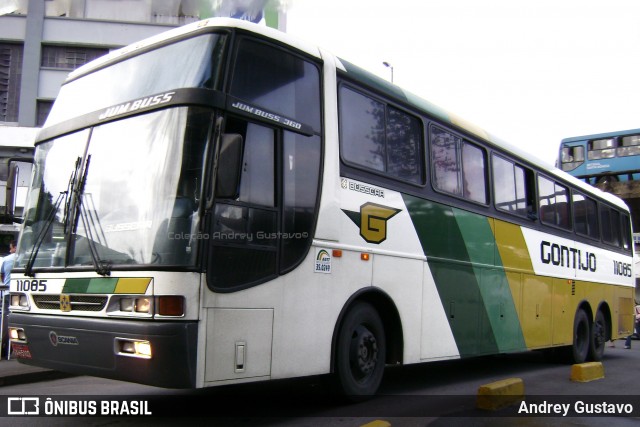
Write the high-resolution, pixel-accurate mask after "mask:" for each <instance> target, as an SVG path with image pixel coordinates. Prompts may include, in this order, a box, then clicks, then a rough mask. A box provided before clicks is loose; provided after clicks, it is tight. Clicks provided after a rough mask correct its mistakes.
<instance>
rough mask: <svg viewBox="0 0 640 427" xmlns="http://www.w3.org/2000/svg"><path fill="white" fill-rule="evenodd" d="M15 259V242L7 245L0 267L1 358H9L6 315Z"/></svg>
mask: <svg viewBox="0 0 640 427" xmlns="http://www.w3.org/2000/svg"><path fill="white" fill-rule="evenodd" d="M15 259H16V241H15V240H12V241H11V243H9V255H7V256H6V257H4V259H3V260H2V266H1V267H0V278H2V286H1V287H0V289H1V291H0V296H1V297H2V298H1V301H2V322H1V323H2V347H1V349H2V352H1V353H0V357H1V358H5V357H6V358H9V334H8V325H7V315H8V314H9V283H10V282H11V270H12V269H13V263H14V261H15Z"/></svg>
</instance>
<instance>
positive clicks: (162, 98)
mask: <svg viewBox="0 0 640 427" xmlns="http://www.w3.org/2000/svg"><path fill="white" fill-rule="evenodd" d="M175 94H176V93H175V92H165V93H161V94H160V95H155V96H148V97H146V98H140V99H136V100H135V101H131V102H126V103H124V104H120V105H116V106H115V107H109V108H107V109H106V110H105V111H104V112H103V113H102V114H100V116H98V120H104V119H108V118H111V117H115V116H120V115H123V114H127V113H132V112H134V111H138V110H142V109H145V108H149V107H155V106H157V105H162V104H166V103H168V102H171V100H172V99H173V95H175Z"/></svg>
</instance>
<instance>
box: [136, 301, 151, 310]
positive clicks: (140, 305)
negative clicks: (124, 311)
mask: <svg viewBox="0 0 640 427" xmlns="http://www.w3.org/2000/svg"><path fill="white" fill-rule="evenodd" d="M135 311H136V313H150V312H151V299H149V298H136V299H135Z"/></svg>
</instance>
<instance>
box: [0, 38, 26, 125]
mask: <svg viewBox="0 0 640 427" xmlns="http://www.w3.org/2000/svg"><path fill="white" fill-rule="evenodd" d="M21 76H22V45H20V44H11V43H0V122H17V121H18V107H19V105H20V78H21Z"/></svg>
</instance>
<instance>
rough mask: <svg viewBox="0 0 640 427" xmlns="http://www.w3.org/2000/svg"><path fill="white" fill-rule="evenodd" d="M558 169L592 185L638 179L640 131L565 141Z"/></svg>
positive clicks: (639, 170) (625, 131) (627, 131)
mask: <svg viewBox="0 0 640 427" xmlns="http://www.w3.org/2000/svg"><path fill="white" fill-rule="evenodd" d="M558 166H559V167H560V168H561V169H562V170H563V171H565V172H567V173H569V174H571V175H573V176H575V177H577V178H579V179H582V180H584V181H585V182H587V183H589V184H592V185H595V184H604V183H607V182H620V181H631V180H637V179H640V129H631V130H624V131H617V132H609V133H600V134H595V135H585V136H577V137H572V138H565V139H563V140H562V142H561V143H560V158H559V165H558Z"/></svg>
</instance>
